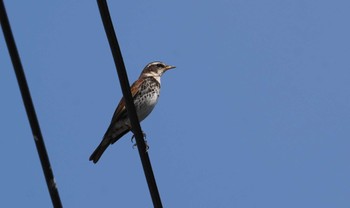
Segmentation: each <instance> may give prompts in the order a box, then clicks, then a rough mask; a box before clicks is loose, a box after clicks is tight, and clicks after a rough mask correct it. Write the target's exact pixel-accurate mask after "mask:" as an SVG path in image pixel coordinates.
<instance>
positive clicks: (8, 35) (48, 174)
mask: <svg viewBox="0 0 350 208" xmlns="http://www.w3.org/2000/svg"><path fill="white" fill-rule="evenodd" d="M0 22H1V27H2V31H3V33H4V36H5V41H6V44H7V48H8V50H9V53H10V56H11V61H12V64H13V68H14V70H15V73H16V77H17V82H18V85H19V88H20V91H21V94H22V99H23V103H24V106H25V109H26V112H27V116H28V119H29V123H30V127H31V129H32V133H33V137H34V142H35V145H36V148H37V151H38V154H39V158H40V162H41V166H42V168H43V171H44V175H45V179H46V184H47V187H48V189H49V192H50V196H51V201H52V204H53V206H54V207H57V208H60V207H62V204H61V199H60V196H59V194H58V190H57V187H56V182H55V179H54V176H53V172H52V169H51V165H50V161H49V156H48V155H47V152H46V148H45V144H44V139H43V136H42V135H41V131H40V126H39V122H38V119H37V117H36V113H35V109H34V105H33V101H32V98H31V96H30V92H29V89H28V84H27V81H26V77H25V75H24V70H23V67H22V63H21V59H20V57H19V54H18V51H17V47H16V43H15V40H14V38H13V34H12V31H11V26H10V23H9V20H8V17H7V13H6V9H5V5H4V2H3V1H2V0H0Z"/></svg>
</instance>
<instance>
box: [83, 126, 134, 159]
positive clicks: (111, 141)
mask: <svg viewBox="0 0 350 208" xmlns="http://www.w3.org/2000/svg"><path fill="white" fill-rule="evenodd" d="M119 131H120V132H118V134H117V135H113V138H112V139H109V138H110V135H109V131H107V132H106V134H105V136H104V138H103V139H102V142H101V143H100V144H99V145H98V147H97V148H96V149H95V151H94V152H93V153H92V154H91V156H90V159H89V160H90V161H91V160H92V162H94V163H97V161H98V160H99V159H100V157H101V156H102V154H103V153H104V151H105V150H106V149H107V147H108V146H109V145H110V144H114V143H115V142H116V141H118V140H119V139H120V138H121V137H122V136H124V135H125V134H126V133H128V132H129V129H120V130H119Z"/></svg>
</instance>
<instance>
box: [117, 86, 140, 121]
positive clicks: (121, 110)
mask: <svg viewBox="0 0 350 208" xmlns="http://www.w3.org/2000/svg"><path fill="white" fill-rule="evenodd" d="M141 84H142V80H141V79H138V80H136V81H135V82H134V83H133V84H132V85H131V87H130V91H131V96H132V97H133V99H134V98H135V96H136V95H137V94H138V92H139V88H140V85H141ZM127 116H128V115H127V112H126V107H125V99H124V97H123V98H122V99H121V100H120V101H119V104H118V107H117V109H116V110H115V112H114V115H113V117H112V121H111V123H115V122H117V121H118V120H120V119H124V118H126V117H127Z"/></svg>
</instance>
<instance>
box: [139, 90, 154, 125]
mask: <svg viewBox="0 0 350 208" xmlns="http://www.w3.org/2000/svg"><path fill="white" fill-rule="evenodd" d="M158 97H159V92H152V93H147V94H145V95H143V96H142V97H140V98H139V99H137V100H135V106H136V109H137V116H138V118H139V120H140V121H142V120H144V119H145V118H146V117H147V116H148V115H149V114H150V113H151V112H152V110H153V108H154V106H156V104H157V102H158Z"/></svg>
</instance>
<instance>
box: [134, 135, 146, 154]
mask: <svg viewBox="0 0 350 208" xmlns="http://www.w3.org/2000/svg"><path fill="white" fill-rule="evenodd" d="M142 134H143V140H144V141H145V145H146V152H147V151H148V149H149V146H148V144H147V140H146V134H145V133H144V132H142ZM134 139H135V135H133V136H132V137H131V142H132V143H134ZM136 146H137V143H136V142H135V144H133V145H132V148H133V149H135V147H136Z"/></svg>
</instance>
